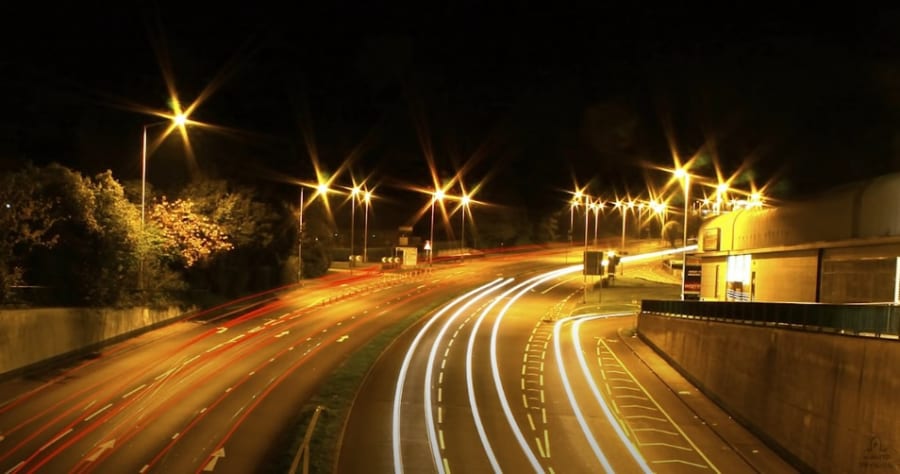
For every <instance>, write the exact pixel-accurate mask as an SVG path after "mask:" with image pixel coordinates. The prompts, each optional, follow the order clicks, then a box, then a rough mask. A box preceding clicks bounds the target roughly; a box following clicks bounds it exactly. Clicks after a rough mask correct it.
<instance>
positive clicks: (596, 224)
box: [591, 198, 603, 247]
mask: <svg viewBox="0 0 900 474" xmlns="http://www.w3.org/2000/svg"><path fill="white" fill-rule="evenodd" d="M601 208H603V203H602V202H600V199H599V198H597V201H596V202H592V203H591V210H592V211H594V247H596V246H597V231H598V230H599V227H600V209H601Z"/></svg>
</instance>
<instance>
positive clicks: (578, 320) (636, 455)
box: [553, 313, 653, 473]
mask: <svg viewBox="0 0 900 474" xmlns="http://www.w3.org/2000/svg"><path fill="white" fill-rule="evenodd" d="M632 314H633V313H610V314H603V315H591V316H587V315H580V316H574V317H571V318H565V319H562V320H560V321H559V322H557V323H556V327H555V328H554V335H553V337H554V339H555V342H556V349H557V354H556V355H557V361H559V366H560V373H562V374H563V380H564V381H565V382H566V391H567V392H568V389H569V386H568V376H566V375H565V372H564V370H563V364H562V362H561V361H562V354H561V353H560V352H559V337H558V334H555V333H556V332H557V331H556V330H557V329H558V328H560V327H562V325H563V324H565V323H566V322H569V321H573V320H574V321H575V322H574V324H573V325H572V341H573V343H574V345H575V354H576V355H577V356H578V364H579V365H581V371H582V372H583V373H584V379H585V380H586V381H587V382H588V384H589V385H590V387H591V393H592V394H593V395H594V399H595V400H596V401H597V404H598V405H599V406H600V408H602V409H603V414H604V415H606V419H607V420H608V421H609V424H610V425H611V426H612V427H613V430H614V431H615V432H616V435H617V436H618V437H619V439H620V440H621V441H622V444H624V445H625V447H626V449H628V452H629V453H631V457H632V458H633V459H634V460H635V462H637V463H638V465H639V466H640V467H641V470H642V471H643V472H646V473H652V472H653V470H652V469H650V466H649V465H647V461H646V460H645V459H644V456H642V455H641V453H640V451H638V450H637V448H636V447H635V446H634V443H632V442H631V440H630V439H629V438H628V434H626V433H625V431H624V430H623V429H622V426H621V425H620V424H619V421H618V419H616V417H615V415H613V413H612V410H610V408H609V404H607V403H606V400H605V399H604V398H603V395H601V394H600V389H599V388H598V387H597V384H596V383H595V382H594V378H593V377H592V376H591V371H590V368H589V367H588V364H587V361H586V360H585V358H584V352H582V349H581V340H580V339H578V331H579V329H580V327H581V324H582V323H584V321H586V320H589V319H599V318H611V317H617V316H631V315H632ZM569 403H571V404H572V408H573V409H575V405H576V404H577V402H576V401H575V399H574V398H573V397H572V396H571V395H570V396H569ZM579 422H580V417H579ZM584 428H585V425H582V429H584ZM585 436H588V437H590V438H592V436H591V435H590V434H589V433H588V432H585Z"/></svg>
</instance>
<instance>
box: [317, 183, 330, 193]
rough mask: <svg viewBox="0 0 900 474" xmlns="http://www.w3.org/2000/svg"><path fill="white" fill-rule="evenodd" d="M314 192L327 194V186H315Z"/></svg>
mask: <svg viewBox="0 0 900 474" xmlns="http://www.w3.org/2000/svg"><path fill="white" fill-rule="evenodd" d="M316 191H318V192H319V194H325V193H327V192H328V185H327V184H325V183H319V185H318V186H316Z"/></svg>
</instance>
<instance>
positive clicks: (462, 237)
mask: <svg viewBox="0 0 900 474" xmlns="http://www.w3.org/2000/svg"><path fill="white" fill-rule="evenodd" d="M469 201H470V198H469V196H468V195H467V194H463V196H462V200H461V201H460V205H459V208H460V210H461V211H462V218H461V219H460V231H459V261H460V262H462V261H464V260H465V257H464V256H463V255H464V253H463V252H464V248H465V246H466V209H467V208H468V207H469Z"/></svg>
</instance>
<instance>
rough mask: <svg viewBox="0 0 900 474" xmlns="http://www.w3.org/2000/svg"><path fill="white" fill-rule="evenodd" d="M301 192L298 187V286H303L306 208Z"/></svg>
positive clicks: (301, 188) (301, 189)
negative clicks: (304, 216) (304, 210)
mask: <svg viewBox="0 0 900 474" xmlns="http://www.w3.org/2000/svg"><path fill="white" fill-rule="evenodd" d="M303 191H304V188H303V186H300V230H298V231H297V282H298V283H300V286H303V208H304V207H306V204H305V202H304V201H305V200H304V199H303Z"/></svg>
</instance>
